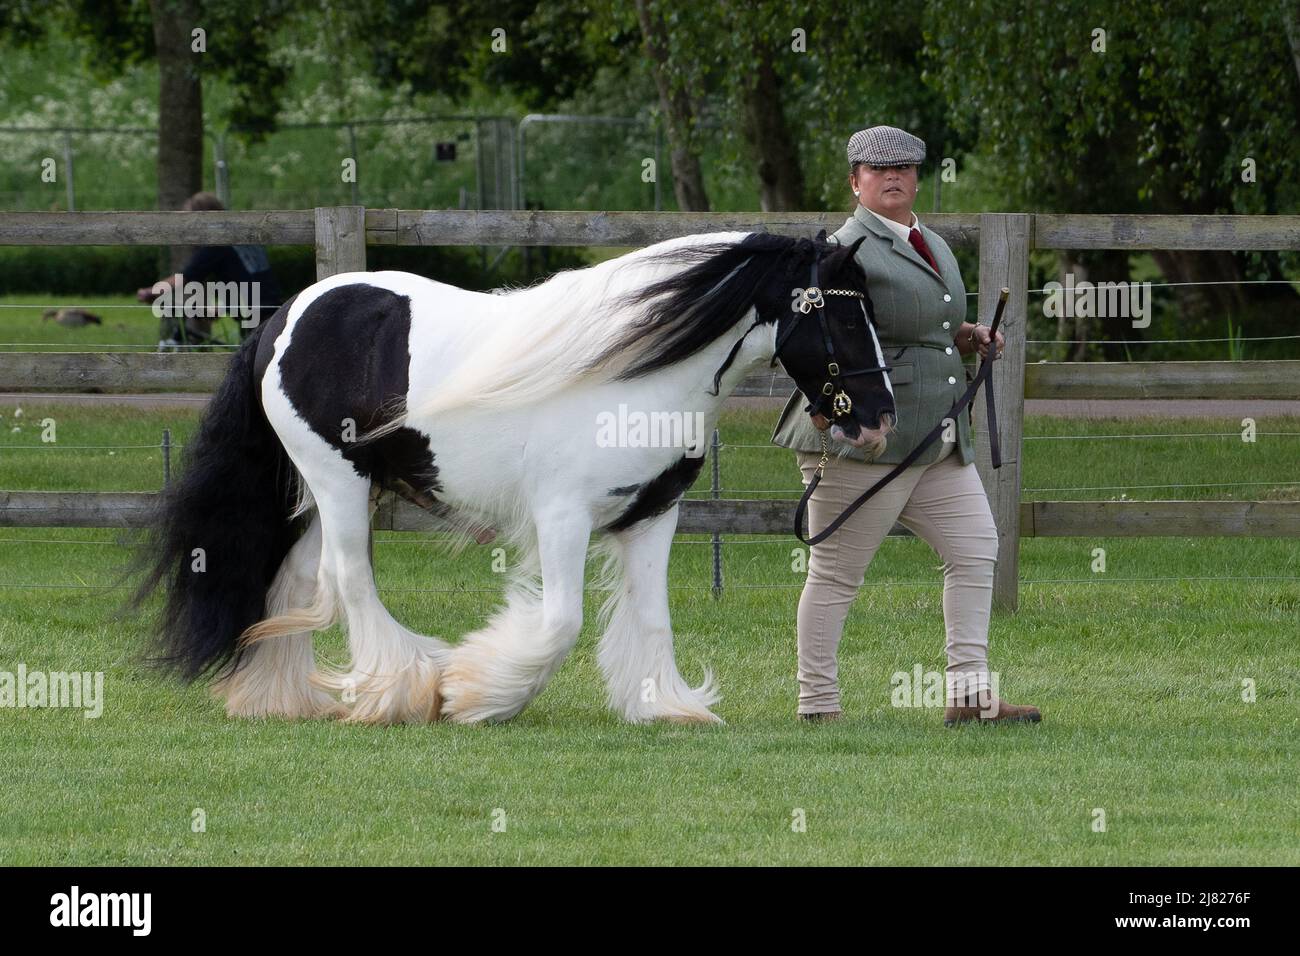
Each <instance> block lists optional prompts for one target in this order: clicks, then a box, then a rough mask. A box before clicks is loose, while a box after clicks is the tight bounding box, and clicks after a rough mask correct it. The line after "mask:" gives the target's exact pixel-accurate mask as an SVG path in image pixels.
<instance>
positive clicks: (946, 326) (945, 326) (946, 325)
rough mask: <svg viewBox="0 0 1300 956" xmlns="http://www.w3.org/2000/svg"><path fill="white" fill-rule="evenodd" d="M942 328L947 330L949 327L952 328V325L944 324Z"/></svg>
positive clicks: (949, 323)
mask: <svg viewBox="0 0 1300 956" xmlns="http://www.w3.org/2000/svg"><path fill="white" fill-rule="evenodd" d="M943 327H944V328H945V329H947V328H951V327H952V323H951V322H945V323H944V324H943Z"/></svg>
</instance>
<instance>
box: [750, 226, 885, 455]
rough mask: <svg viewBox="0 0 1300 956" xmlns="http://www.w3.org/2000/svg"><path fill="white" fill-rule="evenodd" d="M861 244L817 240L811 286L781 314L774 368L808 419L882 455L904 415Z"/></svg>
mask: <svg viewBox="0 0 1300 956" xmlns="http://www.w3.org/2000/svg"><path fill="white" fill-rule="evenodd" d="M824 235H825V234H824V233H823V236H824ZM861 242H862V239H859V240H858V241H857V242H855V243H853V245H851V246H840V245H831V244H828V243H826V242H825V241H824V240H823V238H822V236H818V239H817V241H816V243H815V251H814V253H813V257H812V262H811V266H810V268H809V269H808V271H807V274H806V276H805V282H804V283H803V284H802V285H796V286H795V287H794V288H791V289H790V290H789V291H788V293H787V298H786V301H785V305H784V311H782V309H781V307H780V306H778V307H777V309H778V316H777V320H776V354H775V355H774V356H773V361H776V360H779V361H780V362H781V364H782V365H783V366H784V367H785V370H786V372H788V373H789V375H790V377H791V378H793V379H794V382H795V385H796V386H798V388H799V391H801V392H803V394H804V396H805V397H806V398H807V399H808V401H809V406H808V408H807V409H806V411H808V412H809V414H820V415H821V416H823V417H824V418H825V419H826V420H827V421H829V422H830V424H831V434H832V435H833V436H834V437H835V438H836V439H837V440H840V441H845V442H848V443H849V444H850V445H853V446H855V447H858V448H861V447H864V446H867V447H868V449H869V451H870V453H871V454H872V455H873V456H875V455H879V454H880V453H881V452H882V451H884V448H885V434H886V433H887V432H888V431H889V430H890V429H891V428H892V427H893V424H894V421H895V420H896V416H897V412H896V410H895V407H894V391H893V387H892V386H891V385H890V384H889V374H888V372H887V371H886V368H887V366H886V365H885V359H884V355H883V353H882V352H881V350H880V342H879V340H878V339H877V338H876V330H875V327H874V312H873V310H872V306H871V298H870V296H869V295H868V294H867V283H866V277H865V276H864V275H863V273H862V268H861V267H860V266H859V265H858V264H857V261H856V260H855V259H854V253H856V252H857V249H858V246H859V245H860V244H861Z"/></svg>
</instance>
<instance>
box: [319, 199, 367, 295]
mask: <svg viewBox="0 0 1300 956" xmlns="http://www.w3.org/2000/svg"><path fill="white" fill-rule="evenodd" d="M365 271H366V207H365V206H317V207H316V278H317V279H318V280H320V279H324V278H327V277H328V276H332V275H338V274H339V273H340V272H365Z"/></svg>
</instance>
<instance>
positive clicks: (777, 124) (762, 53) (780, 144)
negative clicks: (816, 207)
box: [744, 39, 805, 212]
mask: <svg viewBox="0 0 1300 956" xmlns="http://www.w3.org/2000/svg"><path fill="white" fill-rule="evenodd" d="M754 56H755V59H756V61H757V64H758V68H757V71H756V72H755V75H754V77H753V79H752V81H749V82H747V83H746V84H745V94H744V95H745V111H744V117H745V120H744V125H745V139H746V141H748V143H749V145H750V148H751V149H752V150H753V153H754V158H755V159H756V160H757V162H758V180H759V189H760V194H759V201H760V207H761V208H762V210H763V211H764V212H792V211H801V210H803V209H804V208H805V203H804V181H803V166H802V165H801V163H800V160H799V146H798V144H797V143H796V142H795V138H794V134H793V133H792V132H791V130H790V125H789V124H788V123H787V122H786V118H785V109H784V107H783V105H782V102H781V78H780V77H779V76H778V75H777V73H776V66H775V65H774V63H773V56H772V49H771V46H770V45H769V44H767V43H764V42H763V41H762V40H761V39H760V40H759V41H758V42H757V43H756V44H755V47H754Z"/></svg>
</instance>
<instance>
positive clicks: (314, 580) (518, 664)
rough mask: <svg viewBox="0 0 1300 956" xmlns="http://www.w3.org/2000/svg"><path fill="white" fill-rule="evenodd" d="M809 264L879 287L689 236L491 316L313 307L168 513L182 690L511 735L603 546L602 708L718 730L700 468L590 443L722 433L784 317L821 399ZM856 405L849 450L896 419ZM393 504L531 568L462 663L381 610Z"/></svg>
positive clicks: (781, 246)
mask: <svg viewBox="0 0 1300 956" xmlns="http://www.w3.org/2000/svg"><path fill="white" fill-rule="evenodd" d="M815 261H816V262H818V263H819V265H820V270H821V277H822V281H823V282H824V283H825V284H826V285H831V284H836V285H839V286H841V287H845V288H852V289H858V290H862V289H863V279H862V275H861V272H860V271H859V270H858V269H857V267H856V265H854V264H853V258H852V250H851V249H844V248H840V247H837V246H835V245H833V244H831V245H828V244H826V243H825V242H824V241H822V240H820V239H819V240H816V241H814V240H809V239H788V238H782V237H776V236H769V235H766V234H744V233H723V234H713V235H705V236H689V237H686V238H683V239H677V240H672V241H669V242H665V243H661V244H659V245H656V246H651V247H649V248H648V249H644V250H641V251H638V252H634V253H632V254H630V255H627V256H623V257H621V258H619V259H614V260H611V261H608V262H605V263H602V264H600V265H597V266H594V267H592V268H589V269H583V270H576V271H572V272H565V273H561V274H559V275H557V276H555V277H553V278H551V279H550V280H548V281H546V282H544V283H541V284H539V285H536V286H533V287H530V288H526V289H522V290H515V291H509V292H505V293H499V294H485V293H476V292H469V291H465V290H462V289H458V288H455V287H452V286H449V285H445V284H442V283H438V282H433V281H430V280H428V279H424V278H421V277H419V276H415V275H410V274H407V273H401V272H376V273H351V274H344V275H337V276H333V277H331V278H328V279H325V280H323V281H321V282H318V283H316V284H315V285H313V286H311V287H309V288H308V289H306V290H305V291H303V292H302V293H300V294H299V295H297V296H296V297H295V298H294V299H292V300H291V301H290V302H289V303H288V304H286V305H285V306H284V307H283V308H281V309H280V310H279V311H278V312H277V313H276V315H275V316H274V317H273V319H271V320H270V321H269V322H267V323H266V324H265V325H264V327H263V328H261V329H260V330H259V331H258V333H257V334H256V335H255V336H254V337H253V338H252V339H250V341H249V342H248V343H246V344H245V346H244V347H243V349H242V350H241V351H240V353H239V354H238V355H237V356H236V358H235V360H234V362H233V363H232V368H231V371H230V373H229V377H228V378H227V380H226V382H225V384H224V385H223V387H222V390H221V392H220V393H219V394H218V395H217V396H216V398H215V399H214V401H213V404H212V406H211V408H210V410H209V412H208V415H207V416H206V418H205V421H204V422H203V424H202V426H201V427H200V430H199V433H198V435H197V436H196V438H195V440H194V441H193V442H191V443H190V447H189V448H187V459H186V467H185V469H184V470H183V474H182V477H181V479H180V481H179V482H177V483H176V484H174V485H173V487H172V488H171V489H170V490H169V492H168V494H167V496H166V498H165V502H164V508H163V511H162V512H161V514H160V517H159V522H158V524H157V527H156V529H155V536H154V539H153V544H152V548H153V552H152V557H151V563H152V570H151V574H150V575H149V578H148V579H147V581H146V583H145V585H144V587H143V589H142V592H141V593H142V594H144V593H147V592H148V590H149V589H150V588H152V587H153V586H156V585H161V586H162V587H163V588H164V589H165V591H166V598H167V600H166V606H165V610H164V613H163V618H162V624H161V627H160V637H161V651H162V653H161V657H162V658H163V659H164V660H165V661H167V662H169V663H170V664H172V665H173V666H175V667H176V668H178V669H179V670H180V671H181V672H182V673H183V674H184V675H186V676H188V677H191V678H193V677H197V676H200V675H202V674H206V673H216V674H217V677H218V679H217V681H216V684H215V689H216V690H217V692H218V693H220V694H221V695H222V696H224V697H225V699H226V702H227V710H228V712H229V713H230V714H232V715H239V716H260V715H282V716H291V717H318V716H329V715H338V716H343V717H346V718H347V719H350V720H357V721H372V722H398V721H421V720H431V719H436V718H438V717H440V716H444V717H448V718H452V719H455V720H458V721H467V722H471V721H480V720H489V719H504V718H508V717H510V716H512V715H514V714H516V713H518V712H519V711H520V710H521V709H522V708H523V707H524V706H525V705H526V704H527V703H528V702H529V701H530V700H531V699H532V698H533V697H534V696H535V695H536V694H537V693H538V692H539V691H540V690H541V689H542V687H543V686H544V685H545V684H546V681H547V679H548V678H549V677H550V675H551V674H552V672H553V671H554V670H555V668H556V667H557V666H558V665H559V664H560V662H561V661H562V660H563V659H564V657H565V655H566V653H567V652H568V651H569V649H570V648H571V647H572V646H573V644H574V642H575V640H576V639H577V636H578V632H579V629H580V627H581V624H582V598H583V583H584V582H583V578H584V574H583V572H584V566H585V559H586V555H587V551H588V546H589V544H590V541H591V538H592V535H593V533H596V532H599V533H600V534H599V535H598V544H599V545H600V547H602V548H603V549H604V551H605V554H606V558H607V563H606V571H607V574H608V580H609V581H610V582H611V583H612V590H611V596H610V598H609V600H608V601H607V602H606V604H605V606H604V608H603V610H602V615H601V617H602V621H603V623H604V634H603V636H602V637H601V639H600V643H599V650H598V659H599V663H600V667H601V670H602V672H603V674H604V677H605V680H606V683H607V685H608V690H609V700H610V704H611V706H612V707H613V708H614V709H615V710H616V711H618V712H619V713H620V714H622V715H623V716H624V717H625V718H627V719H628V720H631V721H646V720H654V719H668V720H683V721H712V720H716V719H717V718H716V717H715V716H714V715H713V714H712V713H711V711H710V706H711V705H712V704H713V703H714V702H715V701H716V699H717V693H716V691H715V688H714V685H713V681H712V679H711V675H708V674H706V675H705V679H704V681H703V683H702V684H701V685H700V686H695V687H692V686H691V685H690V684H688V683H687V682H686V681H685V680H684V679H683V678H682V676H681V674H679V673H678V670H677V666H676V663H675V661H674V656H673V640H672V630H671V626H670V622H669V611H668V590H667V574H668V557H669V550H670V546H671V543H672V537H673V533H674V530H675V527H676V522H677V502H678V500H679V499H680V497H681V496H682V494H683V493H684V492H685V491H686V489H687V488H688V487H689V486H690V485H691V483H692V482H693V480H694V479H695V477H696V475H697V473H698V471H699V469H700V466H701V464H702V461H703V459H702V457H698V456H696V455H695V454H694V453H688V452H687V450H685V449H683V448H680V447H677V448H674V447H601V446H600V444H599V443H598V442H597V441H596V440H595V435H596V423H597V421H598V417H599V415H600V414H601V413H602V412H610V411H612V410H614V409H616V408H618V407H619V405H620V404H622V405H626V406H627V407H628V408H630V409H637V410H642V411H645V412H653V411H661V412H673V413H677V412H680V413H682V414H683V415H691V414H694V413H700V414H701V415H702V416H703V422H704V424H705V428H706V429H707V430H708V431H711V430H712V428H713V427H714V425H715V424H716V422H717V418H718V413H719V411H720V409H721V406H722V403H723V401H724V399H725V398H726V397H727V395H728V394H729V393H730V392H731V391H732V390H733V389H734V388H735V386H736V385H737V383H739V382H740V381H741V379H743V378H744V377H745V376H746V375H747V374H749V373H750V372H751V371H752V370H754V369H755V368H757V367H759V366H760V365H762V364H765V363H768V362H770V361H772V360H773V356H774V351H775V349H776V342H777V333H778V326H780V328H781V329H786V328H787V327H788V325H787V323H789V322H792V321H795V322H802V324H803V325H804V326H806V327H807V328H795V329H794V330H793V331H792V334H791V335H790V336H789V338H788V340H787V341H786V344H783V346H782V353H781V356H780V360H781V361H782V362H783V363H784V364H785V366H786V368H787V370H788V371H790V373H791V375H792V376H793V377H794V378H795V380H796V382H798V383H799V384H800V386H801V388H803V389H804V391H805V392H807V393H809V394H813V391H814V390H815V389H817V388H819V387H820V385H821V379H822V378H824V377H825V376H824V373H823V371H822V369H821V365H824V364H825V355H824V351H823V338H822V334H821V333H820V332H819V331H818V329H817V322H816V321H815V320H813V319H810V318H807V317H805V318H803V319H800V318H799V314H798V313H797V312H795V311H793V310H792V309H791V292H792V289H797V287H800V286H803V285H806V284H807V281H808V276H809V271H810V267H811V266H812V264H813V263H814V262H815ZM826 309H827V314H828V317H830V318H833V319H835V322H834V323H832V326H833V327H834V329H835V332H834V334H835V337H836V343H835V347H836V351H837V358H839V360H840V361H842V362H846V363H847V364H850V365H852V364H856V365H858V366H867V367H870V366H874V365H883V364H884V361H883V357H882V356H881V354H880V348H879V344H878V342H877V341H876V339H875V333H874V330H872V329H871V326H870V322H869V321H867V318H866V310H865V309H864V308H863V300H861V299H854V298H851V297H844V298H834V299H832V298H830V297H828V299H827V302H826ZM855 321H856V322H857V323H859V324H858V325H857V326H856V331H855V330H854V328H855V327H854V322H855ZM845 387H846V389H847V390H848V391H849V393H850V395H851V396H852V398H853V404H854V412H853V414H852V415H848V416H845V417H844V418H842V419H836V424H837V425H839V426H840V427H841V428H842V429H843V432H844V433H847V434H848V435H850V436H856V435H857V434H858V433H859V428H860V427H867V428H876V427H878V426H879V425H880V424H881V421H882V418H881V416H882V414H892V412H893V405H892V392H891V390H890V388H889V383H888V378H887V376H886V375H885V374H884V373H876V374H872V375H863V376H860V377H859V378H857V379H856V380H854V381H853V382H851V383H846V386H845ZM885 422H886V424H887V423H888V419H885ZM383 488H391V489H395V490H397V491H399V492H400V493H402V494H403V495H405V496H406V497H407V498H409V499H411V500H413V501H416V502H417V503H419V504H421V505H423V506H425V507H428V508H429V509H430V510H433V511H435V512H436V513H439V514H441V515H442V516H443V517H444V518H446V519H447V520H448V521H449V522H450V523H451V524H452V526H454V527H456V528H458V529H459V530H461V531H463V532H465V537H464V540H468V535H470V534H472V533H474V532H475V531H476V530H478V531H481V530H482V529H483V528H489V527H490V528H495V529H497V531H498V533H499V534H500V536H501V537H502V538H503V539H504V540H505V541H508V542H510V543H511V544H513V545H514V546H515V547H516V548H517V551H518V555H519V562H518V567H517V570H516V572H515V574H514V575H513V578H512V580H511V582H510V584H509V585H508V588H507V594H506V601H505V605H504V607H502V608H501V609H500V610H498V611H497V612H496V614H495V616H493V617H492V618H491V620H490V621H489V623H488V624H487V625H486V626H485V627H484V628H482V629H481V630H478V631H475V632H473V633H471V634H468V635H466V636H465V637H464V638H462V639H461V640H460V641H459V642H458V643H456V644H454V645H451V644H447V643H444V642H443V641H441V640H438V639H436V638H433V637H427V636H424V635H420V634H416V633H414V632H413V631H411V630H409V629H407V628H406V627H404V626H403V625H401V624H400V623H398V622H397V621H396V620H395V619H394V618H393V617H392V616H391V615H390V614H389V612H388V610H387V609H386V608H385V607H384V605H383V604H382V603H381V601H380V598H379V594H378V591H377V589H376V586H375V580H374V575H373V569H372V566H371V558H370V519H371V514H372V502H373V497H374V492H375V491H377V490H379V489H383ZM195 549H203V553H204V556H205V561H204V566H203V569H202V570H199V571H196V570H194V568H195V566H196V565H195V563H194V562H193V560H192V556H193V555H194V554H195ZM336 620H341V621H342V622H343V624H344V626H345V627H346V630H347V635H348V642H349V647H350V651H351V658H352V659H351V664H350V667H349V668H348V669H346V670H343V671H337V672H336V671H332V670H324V669H321V668H318V666H317V663H316V661H315V656H314V653H313V645H312V633H313V632H314V631H316V630H321V629H323V628H325V627H328V626H329V625H330V624H331V623H333V622H334V621H336Z"/></svg>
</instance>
